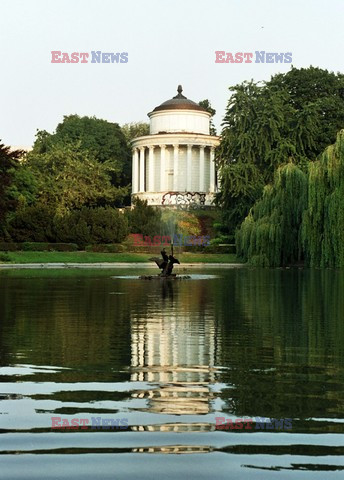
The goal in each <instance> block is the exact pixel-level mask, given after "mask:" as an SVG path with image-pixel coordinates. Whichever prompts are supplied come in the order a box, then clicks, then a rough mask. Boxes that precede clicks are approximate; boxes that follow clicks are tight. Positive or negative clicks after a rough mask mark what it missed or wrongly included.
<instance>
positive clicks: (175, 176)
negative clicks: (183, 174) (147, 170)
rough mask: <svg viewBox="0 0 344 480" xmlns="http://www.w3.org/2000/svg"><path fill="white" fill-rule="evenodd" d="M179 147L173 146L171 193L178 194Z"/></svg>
mask: <svg viewBox="0 0 344 480" xmlns="http://www.w3.org/2000/svg"><path fill="white" fill-rule="evenodd" d="M178 153H179V146H178V145H173V191H174V192H178V190H179V183H178V179H179V177H178V169H179V158H178Z"/></svg>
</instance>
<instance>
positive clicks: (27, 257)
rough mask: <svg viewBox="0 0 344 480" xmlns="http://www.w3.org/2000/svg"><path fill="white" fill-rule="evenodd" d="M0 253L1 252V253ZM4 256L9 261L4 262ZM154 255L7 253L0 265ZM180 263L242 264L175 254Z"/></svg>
mask: <svg viewBox="0 0 344 480" xmlns="http://www.w3.org/2000/svg"><path fill="white" fill-rule="evenodd" d="M1 253H2V252H1ZM4 255H5V256H6V257H8V260H9V261H6V262H5V261H4V260H3V257H4ZM152 256H153V257H154V256H156V255H154V254H149V253H94V252H8V253H6V254H4V253H2V254H1V255H0V263H99V262H110V263H112V262H129V263H135V262H138V263H144V262H148V259H149V258H150V257H152ZM176 256H177V258H178V259H179V260H180V262H181V263H202V262H203V263H242V262H240V261H239V260H237V258H236V256H235V255H234V254H223V253H221V254H201V253H189V252H187V253H182V254H176Z"/></svg>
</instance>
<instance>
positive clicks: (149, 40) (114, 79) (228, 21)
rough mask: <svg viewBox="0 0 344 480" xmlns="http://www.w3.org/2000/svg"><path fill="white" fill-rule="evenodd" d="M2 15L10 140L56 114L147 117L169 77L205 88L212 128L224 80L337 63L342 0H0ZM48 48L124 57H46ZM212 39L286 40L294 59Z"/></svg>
mask: <svg viewBox="0 0 344 480" xmlns="http://www.w3.org/2000/svg"><path fill="white" fill-rule="evenodd" d="M0 15H1V29H0V53H1V57H0V58H1V70H0V92H1V102H0V142H1V143H4V144H5V145H10V146H17V147H18V146H20V147H30V146H31V145H32V144H33V142H34V139H35V134H36V132H37V130H47V131H48V132H53V131H54V130H55V128H56V126H57V124H58V123H60V122H61V121H62V120H63V116H65V115H71V114H78V115H80V116H84V115H88V116H95V117H97V118H102V119H105V120H108V121H110V122H116V123H119V124H120V125H122V124H124V123H129V122H139V121H148V117H147V113H148V112H150V111H152V110H153V109H154V108H155V107H156V106H157V105H159V104H160V103H162V102H163V101H165V100H167V99H169V98H172V97H173V96H174V95H176V94H177V92H176V89H177V86H178V85H179V84H182V86H183V94H184V95H185V96H186V97H188V98H190V99H191V100H194V101H196V102H199V101H200V100H203V99H206V98H207V99H209V100H210V102H211V104H212V107H213V108H215V110H216V116H215V118H214V120H215V125H216V127H217V128H218V131H219V130H220V128H221V123H222V121H223V116H224V113H225V109H226V105H227V103H228V99H229V96H230V92H229V90H228V88H229V87H230V86H233V85H236V84H238V83H241V82H243V81H245V80H251V79H253V80H255V81H261V80H269V79H270V77H271V75H274V74H276V73H278V72H287V71H288V70H289V69H290V68H291V65H293V66H294V67H298V68H300V67H308V66H310V65H313V66H317V67H321V68H324V69H328V70H330V71H335V72H338V71H340V72H344V54H343V51H344V29H343V19H344V0H288V1H284V0H182V1H180V0H173V1H172V0H125V1H119V0H96V1H94V0H0ZM52 51H61V52H65V53H68V54H69V55H70V54H71V53H72V52H87V53H89V55H90V57H91V51H101V52H103V53H117V52H120V53H123V52H127V53H128V56H127V58H128V61H127V63H91V62H90V58H89V59H88V62H87V63H52V54H51V52H52ZM215 51H225V52H231V53H234V54H235V53H236V52H252V53H253V54H254V52H255V51H265V52H276V53H286V52H291V53H292V63H275V62H274V63H255V61H254V60H255V54H254V56H253V61H252V63H215V58H216V56H215ZM61 56H62V55H61ZM61 56H60V57H59V58H61Z"/></svg>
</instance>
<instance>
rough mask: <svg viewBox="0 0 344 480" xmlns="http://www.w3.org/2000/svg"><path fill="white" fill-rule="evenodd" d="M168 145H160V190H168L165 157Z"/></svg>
mask: <svg viewBox="0 0 344 480" xmlns="http://www.w3.org/2000/svg"><path fill="white" fill-rule="evenodd" d="M165 149H166V145H160V154H161V157H160V192H165V191H166V159H165Z"/></svg>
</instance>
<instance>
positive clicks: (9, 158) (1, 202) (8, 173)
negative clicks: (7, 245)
mask: <svg viewBox="0 0 344 480" xmlns="http://www.w3.org/2000/svg"><path fill="white" fill-rule="evenodd" d="M23 155H24V152H23V151H21V150H13V151H11V148H10V147H6V146H5V145H4V144H3V143H0V237H1V238H4V237H5V236H6V220H7V214H8V213H9V212H11V211H13V210H14V208H15V206H16V204H17V200H16V199H15V198H14V197H13V195H12V194H11V190H10V189H11V186H12V183H13V178H14V175H15V171H16V169H17V168H18V166H19V159H20V158H21V157H22V156H23Z"/></svg>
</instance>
